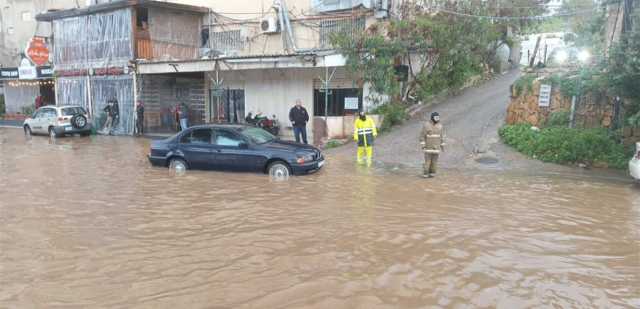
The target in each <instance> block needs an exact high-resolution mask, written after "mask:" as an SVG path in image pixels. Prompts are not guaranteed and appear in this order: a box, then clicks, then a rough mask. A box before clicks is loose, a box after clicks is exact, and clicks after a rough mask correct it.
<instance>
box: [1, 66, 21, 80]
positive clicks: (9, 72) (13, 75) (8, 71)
mask: <svg viewBox="0 0 640 309" xmlns="http://www.w3.org/2000/svg"><path fill="white" fill-rule="evenodd" d="M18 76H19V73H18V68H1V69H0V78H8V79H17V78H18Z"/></svg>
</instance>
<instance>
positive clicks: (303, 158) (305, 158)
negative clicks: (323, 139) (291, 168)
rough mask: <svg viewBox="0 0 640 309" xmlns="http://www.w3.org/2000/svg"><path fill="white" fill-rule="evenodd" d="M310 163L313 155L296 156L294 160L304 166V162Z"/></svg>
mask: <svg viewBox="0 0 640 309" xmlns="http://www.w3.org/2000/svg"><path fill="white" fill-rule="evenodd" d="M311 161H313V154H298V159H297V160H296V162H298V164H304V163H305V162H311Z"/></svg>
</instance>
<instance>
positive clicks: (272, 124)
mask: <svg viewBox="0 0 640 309" xmlns="http://www.w3.org/2000/svg"><path fill="white" fill-rule="evenodd" d="M245 121H246V122H247V124H251V125H254V126H256V127H258V128H261V129H263V130H265V131H267V132H269V133H271V134H273V135H275V136H278V134H279V133H280V124H279V123H278V120H277V119H276V115H273V116H272V118H271V119H269V118H268V117H264V116H262V114H257V115H256V116H255V117H253V118H252V117H251V113H249V115H248V116H247V118H245Z"/></svg>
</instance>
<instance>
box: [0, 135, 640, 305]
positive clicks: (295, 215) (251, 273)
mask: <svg viewBox="0 0 640 309" xmlns="http://www.w3.org/2000/svg"><path fill="white" fill-rule="evenodd" d="M148 144H149V141H148V140H145V139H133V138H126V137H124V138H116V137H91V138H65V139H58V140H57V141H56V142H55V143H51V142H50V141H49V140H48V138H46V137H33V138H32V139H30V140H27V139H25V137H24V136H23V135H22V132H21V131H20V130H16V129H0V307H2V308H5V307H8V308H96V307H115V308H332V309H333V308H638V307H640V232H639V231H640V189H639V188H638V187H636V186H635V185H633V184H631V183H629V182H623V181H608V180H593V179H591V178H587V177H579V178H578V177H563V176H559V175H555V176H554V175H551V176H545V175H535V174H533V175H532V174H527V175H524V174H510V173H508V172H491V171H443V173H442V175H440V176H439V178H437V179H434V180H425V179H421V178H418V177H416V176H415V174H417V173H416V172H417V171H412V170H396V171H389V170H385V169H384V168H381V167H374V168H372V169H366V168H357V167H356V166H354V164H353V158H351V157H345V156H340V155H333V156H332V155H331V154H329V158H328V165H327V166H326V168H325V169H324V170H322V171H321V172H319V173H317V174H314V175H310V176H305V177H294V178H292V179H291V180H290V181H288V182H271V181H269V178H268V176H264V175H255V174H230V173H217V172H197V171H189V172H188V173H187V174H186V175H182V176H176V175H171V174H170V173H169V172H168V171H167V170H166V169H163V168H152V167H150V165H149V164H148V162H147V161H146V158H145V154H146V153H147V151H148Z"/></svg>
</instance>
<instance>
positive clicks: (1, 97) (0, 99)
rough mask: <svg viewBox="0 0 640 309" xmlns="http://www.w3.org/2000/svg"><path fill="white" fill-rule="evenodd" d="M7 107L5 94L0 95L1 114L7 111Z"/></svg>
mask: <svg viewBox="0 0 640 309" xmlns="http://www.w3.org/2000/svg"><path fill="white" fill-rule="evenodd" d="M6 111H7V110H6V107H5V105H4V95H0V116H2V115H4V113H6Z"/></svg>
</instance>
